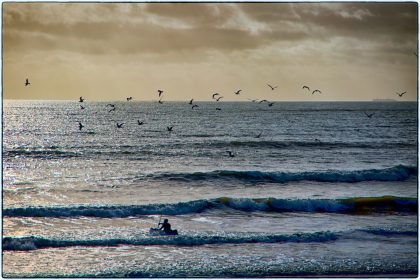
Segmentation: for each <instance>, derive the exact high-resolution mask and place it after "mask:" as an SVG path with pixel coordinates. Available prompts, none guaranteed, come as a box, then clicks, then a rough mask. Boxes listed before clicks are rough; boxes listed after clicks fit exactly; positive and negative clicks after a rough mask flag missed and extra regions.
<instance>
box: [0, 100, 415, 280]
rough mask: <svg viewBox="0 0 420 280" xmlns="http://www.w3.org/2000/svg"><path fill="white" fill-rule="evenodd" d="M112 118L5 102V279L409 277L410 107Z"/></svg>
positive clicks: (92, 108) (133, 113) (185, 108)
mask: <svg viewBox="0 0 420 280" xmlns="http://www.w3.org/2000/svg"><path fill="white" fill-rule="evenodd" d="M106 104H107V103H103V102H87V103H86V109H85V110H81V109H80V107H79V104H78V102H48V101H42V102H41V101H25V102H6V103H5V104H4V114H3V123H4V128H3V227H4V228H3V249H4V250H5V251H4V257H3V276H13V277H27V276H30V277H47V276H58V277H59V276H68V277H71V276H91V277H93V276H114V277H142V276H144V277H149V276H152V277H193V276H197V277H199V276H207V277H226V276H241V277H247V276H248V277H258V276H281V275H289V276H308V275H309V276H310V275H314V276H316V275H334V276H340V275H341V276H342V275H381V276H383V275H389V276H392V275H416V274H417V271H418V267H417V172H418V171H417V170H418V169H417V135H418V132H417V104H416V103H410V102H390V103H375V102H365V103H362V102H359V103H357V102H356V103H351V102H344V103H334V102H328V103H293V102H284V103H275V105H274V106H273V107H268V106H266V105H264V104H257V103H252V102H247V103H244V102H239V103H229V102H225V103H220V104H217V106H218V107H221V108H222V110H221V111H217V110H216V109H215V108H216V104H215V103H211V102H202V103H198V104H199V105H200V108H199V110H191V108H190V106H189V105H188V104H186V103H181V102H178V103H177V102H167V103H164V104H162V105H160V104H158V103H152V102H119V103H116V107H117V109H116V111H115V112H111V113H109V112H108V110H107V108H106ZM365 112H368V113H374V115H373V117H372V118H367V117H366V115H365ZM137 120H140V121H145V124H144V125H141V126H140V125H138V124H137ZM77 121H81V122H82V123H83V125H84V128H83V129H82V130H79V125H78V123H77ZM116 122H119V123H121V122H124V125H123V127H122V128H117V126H116ZM167 126H173V127H174V128H173V131H172V132H169V131H168V130H167V128H166V127H167ZM259 133H262V134H261V137H260V138H256V136H257V135H258V134H259ZM228 150H230V151H232V152H233V153H234V155H235V157H228V156H227V153H226V151H228ZM161 214H163V216H164V217H165V218H169V220H170V222H171V224H172V227H173V228H176V229H178V231H179V232H180V235H179V236H150V235H149V234H148V229H149V228H150V227H154V226H156V224H157V222H158V220H159V218H160V215H161ZM64 263H65V265H64ZM63 265H64V266H63Z"/></svg>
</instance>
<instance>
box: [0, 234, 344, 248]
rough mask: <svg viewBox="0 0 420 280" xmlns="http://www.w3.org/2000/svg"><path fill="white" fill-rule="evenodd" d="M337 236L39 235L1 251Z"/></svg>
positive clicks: (7, 243)
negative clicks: (84, 237) (81, 237)
mask: <svg viewBox="0 0 420 280" xmlns="http://www.w3.org/2000/svg"><path fill="white" fill-rule="evenodd" d="M336 239H337V235H336V234H334V233H331V232H329V231H327V232H315V233H294V234H256V233H251V234H249V233H246V234H241V233H239V234H238V233H223V234H207V235H206V234H191V235H188V234H187V235H177V236H149V235H147V234H142V236H140V237H137V238H115V239H92V240H61V239H48V238H43V237H36V236H30V237H4V238H3V250H6V251H13V250H20V251H29V250H36V249H42V248H51V247H53V248H57V247H71V246H118V245H136V246H139V245H143V246H150V245H177V246H199V245H207V244H227V243H231V244H244V243H279V242H327V241H332V240H336Z"/></svg>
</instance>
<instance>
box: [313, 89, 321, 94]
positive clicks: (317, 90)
mask: <svg viewBox="0 0 420 280" xmlns="http://www.w3.org/2000/svg"><path fill="white" fill-rule="evenodd" d="M317 92H319V93H322V92H321V91H320V90H319V89H316V90H314V91H313V92H312V94H314V93H317Z"/></svg>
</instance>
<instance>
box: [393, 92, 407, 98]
mask: <svg viewBox="0 0 420 280" xmlns="http://www.w3.org/2000/svg"><path fill="white" fill-rule="evenodd" d="M406 93H407V92H406V91H404V92H401V93H399V92H396V93H395V94H396V95H398V96H399V97H402V96H403V95H404V94H406Z"/></svg>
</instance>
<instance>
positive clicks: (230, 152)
mask: <svg viewBox="0 0 420 280" xmlns="http://www.w3.org/2000/svg"><path fill="white" fill-rule="evenodd" d="M226 153H229V157H234V156H235V155H234V154H233V153H232V151H226Z"/></svg>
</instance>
